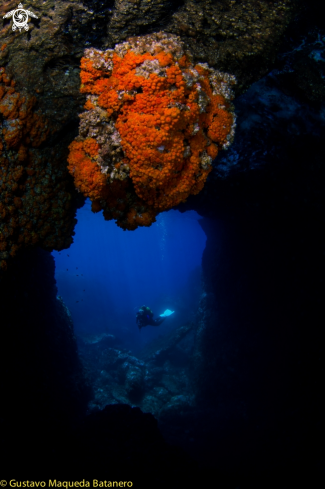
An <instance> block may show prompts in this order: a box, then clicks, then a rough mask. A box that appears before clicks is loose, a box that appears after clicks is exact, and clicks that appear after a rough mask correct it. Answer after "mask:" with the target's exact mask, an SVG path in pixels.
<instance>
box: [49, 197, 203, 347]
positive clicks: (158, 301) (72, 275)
mask: <svg viewBox="0 0 325 489" xmlns="http://www.w3.org/2000/svg"><path fill="white" fill-rule="evenodd" d="M198 219H200V216H199V215H198V214H197V213H196V212H195V211H189V212H186V213H184V214H181V213H180V212H179V211H174V210H171V211H169V212H165V213H162V214H160V215H158V217H157V222H155V223H154V224H153V225H152V226H150V228H146V227H143V228H138V229H137V230H136V231H135V232H129V231H123V230H122V229H121V228H119V227H117V226H116V225H115V223H114V222H113V221H110V222H107V221H104V219H103V217H102V215H101V213H98V214H94V213H93V212H91V202H90V201H89V200H87V201H86V204H85V205H84V207H83V208H81V209H79V210H78V213H77V220H78V223H77V225H76V229H75V231H76V235H75V237H74V243H73V244H72V245H71V247H70V248H69V249H68V250H63V251H60V252H57V251H54V252H53V253H52V255H53V256H54V258H55V264H56V272H55V273H56V275H55V276H56V280H57V287H58V294H59V295H60V296H61V297H62V298H63V300H64V302H65V304H66V305H67V307H68V309H69V310H70V312H71V315H72V318H73V322H74V328H75V333H76V335H77V336H81V337H82V336H83V337H85V336H94V335H101V334H104V333H106V334H111V335H114V336H116V337H118V339H119V341H120V343H121V346H123V347H124V348H127V349H129V350H131V351H132V352H133V353H137V352H139V351H140V350H141V348H143V346H144V345H146V344H147V343H148V342H149V341H152V340H153V339H155V338H157V337H159V336H162V335H164V334H166V333H169V332H170V331H171V330H173V329H174V328H176V327H178V326H180V325H181V324H184V323H186V322H187V321H189V320H191V318H192V317H193V315H194V314H195V313H196V308H197V305H198V302H199V297H200V291H201V260H202V253H203V250H204V248H205V243H206V236H205V234H204V231H203V230H202V228H201V226H200V225H199V223H198ZM144 304H145V305H146V306H149V307H150V308H151V309H152V311H153V313H154V316H155V317H157V316H159V315H160V314H162V313H163V312H164V311H165V310H166V309H170V310H173V311H175V313H174V315H173V317H170V318H168V320H167V319H166V320H165V322H164V323H163V324H162V325H161V326H160V327H159V328H154V327H147V328H143V329H141V331H139V330H138V328H137V325H136V321H135V315H136V312H137V310H138V309H139V308H140V307H141V306H142V305H144Z"/></svg>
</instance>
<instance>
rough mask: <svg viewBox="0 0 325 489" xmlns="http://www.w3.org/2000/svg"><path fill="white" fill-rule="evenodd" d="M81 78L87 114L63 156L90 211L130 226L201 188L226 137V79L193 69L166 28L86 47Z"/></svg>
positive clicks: (230, 130)
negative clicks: (106, 45) (115, 42)
mask: <svg viewBox="0 0 325 489" xmlns="http://www.w3.org/2000/svg"><path fill="white" fill-rule="evenodd" d="M80 76H81V92H82V93H85V94H87V102H86V104H85V109H86V111H85V112H84V113H82V114H81V115H80V127H79V136H78V137H77V138H76V140H75V141H73V142H72V144H71V145H70V154H69V158H68V162H69V171H70V173H71V174H72V175H73V177H74V181H75V185H76V187H77V189H78V190H79V191H80V192H82V193H83V194H84V195H85V196H87V197H89V198H90V199H91V201H92V210H93V211H94V212H99V211H100V210H103V211H104V218H105V219H106V220H110V219H116V222H117V225H118V226H120V227H121V228H123V229H129V230H133V229H136V228H137V227H138V226H150V225H151V224H152V223H153V222H154V221H155V216H156V215H157V214H158V213H159V212H162V211H164V210H167V209H170V208H172V207H173V206H176V205H177V204H179V203H180V202H184V201H185V200H186V199H187V197H188V196H189V195H191V194H197V193H199V192H200V191H201V190H202V188H203V186H204V183H205V181H206V179H207V176H208V174H209V172H210V171H211V169H212V162H213V160H214V159H215V158H216V156H217V154H218V151H219V150H220V149H226V148H227V147H228V146H229V145H230V144H231V142H232V139H233V136H234V128H235V125H236V124H235V114H234V112H233V106H232V104H231V103H230V101H231V99H232V98H233V95H232V90H231V86H232V85H233V84H235V83H236V80H235V77H234V76H232V75H229V74H227V73H221V72H219V71H217V70H215V69H212V68H210V67H209V66H208V65H207V64H205V63H199V64H197V65H195V66H193V64H192V63H191V59H190V55H189V54H188V53H185V52H184V48H183V45H182V43H181V41H180V38H179V37H177V36H174V35H171V34H165V33H156V34H152V35H146V36H141V37H134V38H130V39H129V40H128V41H127V42H124V43H122V44H118V45H116V47H115V49H108V50H106V51H99V50H97V49H93V48H91V49H86V50H85V56H84V57H83V58H82V60H81V75H80Z"/></svg>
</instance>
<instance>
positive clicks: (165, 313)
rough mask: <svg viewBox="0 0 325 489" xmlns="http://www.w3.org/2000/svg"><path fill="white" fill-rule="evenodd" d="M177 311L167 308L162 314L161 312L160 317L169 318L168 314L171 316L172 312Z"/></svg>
mask: <svg viewBox="0 0 325 489" xmlns="http://www.w3.org/2000/svg"><path fill="white" fill-rule="evenodd" d="M174 312H175V311H171V310H170V309H166V311H165V312H163V313H162V314H160V317H161V318H168V316H171V315H172V314H174Z"/></svg>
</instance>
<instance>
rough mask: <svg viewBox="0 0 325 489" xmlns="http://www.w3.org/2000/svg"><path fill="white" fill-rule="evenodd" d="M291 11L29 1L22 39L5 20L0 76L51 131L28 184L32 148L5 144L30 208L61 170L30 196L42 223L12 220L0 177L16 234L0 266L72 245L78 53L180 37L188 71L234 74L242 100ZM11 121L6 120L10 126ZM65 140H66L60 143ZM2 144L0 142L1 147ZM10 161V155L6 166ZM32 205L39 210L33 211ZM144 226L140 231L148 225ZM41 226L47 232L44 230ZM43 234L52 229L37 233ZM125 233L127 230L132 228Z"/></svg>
mask: <svg viewBox="0 0 325 489" xmlns="http://www.w3.org/2000/svg"><path fill="white" fill-rule="evenodd" d="M296 6H297V2H294V3H292V2H291V0H283V1H282V2H278V3H277V4H276V5H274V4H273V3H272V4H271V3H270V2H267V1H262V0H260V1H255V0H250V1H248V2H244V3H243V2H235V1H228V0H222V1H219V2H210V1H208V0H206V1H200V2H196V3H193V2H191V1H186V2H184V3H179V2H177V1H176V2H173V1H170V2H161V1H160V0H157V1H156V0H152V1H150V2H149V1H146V0H143V1H136V2H128V1H120V2H115V3H113V2H105V4H103V3H102V2H100V1H96V0H93V1H91V0H89V1H86V0H85V1H84V2H77V1H75V0H74V1H69V2H67V1H57V2H53V1H52V0H45V1H41V0H35V1H34V2H33V5H32V6H31V7H30V9H31V10H32V11H33V12H34V14H36V15H37V17H38V19H35V18H30V20H29V30H28V32H21V33H19V31H18V30H16V31H13V30H12V20H11V19H10V18H7V19H4V20H3V21H2V22H3V28H2V30H1V32H0V67H2V68H4V69H5V72H6V74H7V76H8V77H9V78H10V79H11V80H12V81H13V83H16V86H15V91H16V93H18V94H20V95H21V97H26V99H27V100H33V107H34V109H33V110H35V111H36V112H38V113H39V114H40V116H41V117H42V118H43V120H44V121H47V122H46V123H47V124H48V125H50V126H51V128H50V129H51V134H52V135H51V136H50V135H48V136H47V138H46V140H45V141H44V142H43V143H42V144H43V146H44V148H43V147H42V149H40V150H38V152H37V162H38V167H37V171H36V172H35V174H34V176H33V178H32V179H31V178H29V177H27V176H26V174H25V167H28V166H29V165H30V164H31V160H33V159H34V160H35V151H34V152H33V153H31V152H30V151H29V150H30V146H31V144H30V143H29V142H28V141H27V140H20V141H18V140H17V137H16V136H17V134H16V135H15V138H13V139H12V140H11V144H12V145H13V143H14V145H13V146H12V151H13V152H14V153H15V152H16V151H17V155H18V156H19V158H20V159H19V165H21V167H22V176H21V177H20V180H19V181H18V182H16V183H17V184H18V185H23V186H25V187H26V188H27V194H28V195H27V196H28V199H29V200H30V201H31V202H32V201H33V195H29V194H30V193H31V192H30V191H29V187H36V188H44V182H43V180H44V178H45V180H46V178H47V177H50V181H51V178H52V177H53V175H54V173H55V172H56V171H57V170H56V169H57V168H60V170H59V173H60V178H59V181H57V180H58V179H57V176H55V175H54V176H55V178H54V182H55V183H54V185H56V187H54V188H53V189H51V188H48V189H47V190H48V191H47V192H46V193H45V194H44V195H40V196H37V198H38V199H43V201H44V202H41V204H43V203H45V204H44V206H43V205H40V207H41V208H43V207H45V210H44V211H43V212H41V215H38V216H35V215H33V216H27V218H26V216H24V215H20V214H24V213H23V212H22V210H19V203H20V201H19V200H18V199H21V197H22V195H20V194H23V193H24V192H25V191H26V188H24V189H20V190H19V192H20V194H19V192H18V195H16V194H15V193H12V189H11V187H10V188H9V189H8V188H7V187H8V179H9V180H10V179H11V177H12V175H11V173H12V169H11V167H8V166H7V168H9V169H8V170H7V171H6V174H5V175H2V177H3V179H4V182H3V184H4V186H5V187H4V188H2V191H3V194H6V195H4V199H5V201H4V202H3V204H4V205H9V206H11V208H12V212H13V214H14V216H13V217H14V223H15V226H12V225H10V226H9V227H8V223H7V222H6V221H5V222H4V224H3V225H4V226H5V228H4V229H3V231H2V232H3V236H5V238H6V240H8V244H7V245H6V248H5V249H1V252H2V253H5V255H4V256H2V257H1V261H2V263H3V266H6V263H7V261H8V259H10V257H11V256H13V255H14V254H15V252H16V250H17V249H18V248H19V247H20V248H21V247H25V246H34V245H35V244H40V245H42V246H44V247H45V248H47V249H52V248H55V249H59V248H62V247H65V246H69V244H70V243H71V240H72V234H73V225H74V220H73V214H74V209H75V206H74V205H73V203H72V202H73V201H75V200H76V198H77V197H76V194H74V193H73V190H72V189H70V188H69V185H70V182H71V180H69V177H68V175H67V174H64V172H65V150H66V148H67V146H68V144H69V142H70V141H71V140H72V139H73V137H74V136H75V134H74V130H75V129H76V125H77V114H78V113H79V112H80V111H81V109H82V106H83V104H84V98H83V96H82V95H81V94H80V92H79V86H80V83H79V64H80V58H81V57H82V55H83V52H84V48H85V47H96V48H113V47H114V45H115V44H116V43H118V42H121V41H124V40H125V39H126V38H127V37H128V36H130V35H132V36H134V35H138V34H146V33H152V32H157V31H160V30H161V29H163V30H164V31H166V32H170V33H173V34H176V35H178V36H180V38H181V40H182V41H183V42H184V45H185V49H186V50H188V51H189V52H191V53H192V55H193V62H194V63H196V62H198V61H199V62H209V63H210V65H211V66H212V67H215V68H217V69H218V70H224V71H226V72H230V73H233V74H235V75H236V76H237V77H238V80H239V84H238V91H239V92H240V91H241V90H242V89H243V87H247V86H248V85H249V83H251V82H252V81H254V80H256V79H257V78H258V77H259V76H261V74H263V73H264V72H265V71H266V70H267V68H268V66H269V65H270V63H271V62H272V60H273V58H274V54H275V52H276V49H277V45H278V43H279V40H280V38H281V36H282V33H283V32H284V29H285V27H286V25H287V24H288V22H289V20H290V18H291V16H292V12H293V11H294V9H293V7H296ZM16 7H17V3H16V2H15V1H12V0H11V1H5V2H2V4H1V6H0V16H1V17H3V16H4V15H5V14H6V13H8V12H9V11H12V10H14V9H15V8H16ZM26 8H27V7H26ZM292 9H293V10H292ZM13 120H14V119H13V118H11V119H9V121H11V122H9V124H10V125H12V121H13ZM1 122H2V124H4V123H5V124H7V123H8V118H6V117H4V116H1ZM63 134H64V136H65V137H62V136H63ZM2 136H3V137H4V134H3V135H2ZM7 139H8V133H7ZM25 139H26V138H25ZM4 143H5V141H3V140H2V146H3V144H4ZM48 147H51V149H52V151H53V150H54V155H52V154H51V153H49V151H46V149H45V148H48ZM3 148H4V149H2V151H4V154H2V156H3V157H5V158H7V157H8V155H7V153H6V150H7V149H8V148H6V145H4V146H3ZM18 153H19V154H18ZM17 155H14V160H15V159H16V158H17V157H18V156H17ZM48 159H51V160H53V161H51V165H53V170H52V171H50V172H47V171H46V170H45V167H46V161H47V160H48ZM14 164H15V165H16V162H15V163H14ZM5 165H6V163H5ZM54 167H55V169H54ZM17 178H18V177H17ZM29 180H31V182H29ZM63 182H65V183H64V186H65V189H64V190H63V189H60V192H61V193H62V191H63V193H65V195H64V196H63V195H62V198H61V197H59V196H58V197H57V200H56V202H55V205H56V208H54V209H51V208H48V207H49V195H51V192H52V190H53V191H54V192H55V193H56V188H57V186H58V185H59V186H60V185H63ZM9 183H10V182H9ZM8 192H9V193H8ZM51 198H52V197H51ZM6 199H7V200H6ZM14 199H16V200H14ZM28 199H27V200H28ZM52 200H53V198H52ZM69 202H70V204H69ZM25 205H27V207H28V205H29V204H25V202H24V201H23V200H22V207H25ZM38 206H39V203H38V201H37V205H34V206H33V207H34V208H35V207H38ZM67 206H69V209H67ZM50 207H51V204H50ZM62 207H63V208H62ZM27 214H28V213H27ZM131 217H132V216H131ZM133 217H134V216H133ZM146 217H147V216H146ZM7 219H8V216H7ZM26 219H27V220H26ZM152 219H153V218H152V217H151V218H150V219H147V221H146V220H145V222H149V221H150V222H152ZM133 220H134V219H133ZM45 221H47V224H44V222H45ZM26 225H31V227H32V228H31V229H30V231H31V233H32V232H33V233H34V234H33V236H32V239H31V240H29V241H28V239H29V238H28V239H27V238H26V237H24V236H22V234H23V233H22V229H23V227H26ZM46 225H48V226H50V228H51V230H50V229H47V228H46V229H43V228H42V227H44V226H45V227H46ZM132 225H133V227H134V223H132ZM25 238H26V239H27V241H28V242H26V239H25ZM19 239H20V240H21V241H20V242H18V241H19ZM1 246H2V248H4V246H5V245H4V244H3V243H2V244H1ZM17 246H18V248H17Z"/></svg>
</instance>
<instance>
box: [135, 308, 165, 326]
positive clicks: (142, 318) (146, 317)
mask: <svg viewBox="0 0 325 489" xmlns="http://www.w3.org/2000/svg"><path fill="white" fill-rule="evenodd" d="M167 311H168V312H169V314H168V313H167ZM170 314H172V312H171V311H169V309H167V310H166V311H165V312H164V314H161V315H160V317H159V318H156V319H154V317H153V312H152V310H151V309H150V307H146V306H142V307H140V309H139V310H138V312H137V314H136V322H137V325H138V328H139V330H140V331H141V328H144V327H145V326H159V325H160V324H161V323H162V322H163V321H164V320H165V319H166V317H168V316H170Z"/></svg>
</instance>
